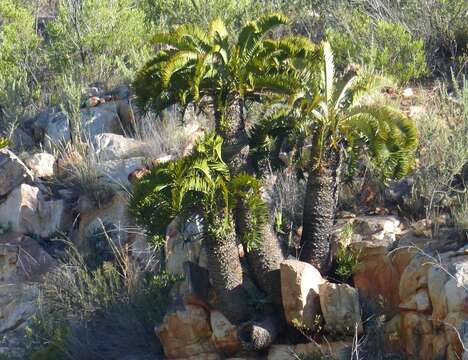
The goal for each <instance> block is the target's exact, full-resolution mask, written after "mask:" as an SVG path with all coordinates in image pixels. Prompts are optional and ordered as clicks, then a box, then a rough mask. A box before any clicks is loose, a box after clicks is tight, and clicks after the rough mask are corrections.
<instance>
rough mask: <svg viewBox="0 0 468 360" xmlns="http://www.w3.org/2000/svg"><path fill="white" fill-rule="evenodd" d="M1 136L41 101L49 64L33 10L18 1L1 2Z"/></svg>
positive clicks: (5, 0) (6, 0)
mask: <svg viewBox="0 0 468 360" xmlns="http://www.w3.org/2000/svg"><path fill="white" fill-rule="evenodd" d="M0 23H1V26H0V39H1V40H0V133H1V132H2V131H5V130H6V127H7V126H9V125H11V124H12V123H13V122H16V121H18V120H19V119H20V118H21V117H22V116H24V115H29V114H31V113H32V112H33V111H34V109H35V108H36V106H35V102H36V101H37V100H38V99H39V98H40V94H41V89H40V80H41V79H40V77H39V72H40V70H41V67H42V66H44V64H45V58H44V54H43V52H42V51H41V48H40V46H41V39H40V37H39V36H38V35H37V34H36V32H35V19H34V16H33V14H32V10H31V9H29V8H27V7H25V6H22V5H20V4H19V2H18V1H14V0H2V1H1V2H0Z"/></svg>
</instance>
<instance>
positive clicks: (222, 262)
mask: <svg viewBox="0 0 468 360" xmlns="http://www.w3.org/2000/svg"><path fill="white" fill-rule="evenodd" d="M230 221H231V223H232V219H230ZM221 226H222V219H221V218H220V217H219V216H218V217H217V220H216V221H213V222H212V223H211V224H209V225H207V229H206V231H205V233H206V240H207V248H208V272H209V275H210V278H211V281H212V283H213V288H214V290H215V292H216V296H217V302H218V304H219V309H220V311H221V312H222V313H223V314H224V315H226V316H227V317H228V319H229V320H231V321H232V322H234V323H240V322H242V321H244V320H246V319H247V318H248V316H249V311H248V304H247V297H246V294H245V289H244V288H243V287H242V283H243V273H242V266H241V263H240V260H239V252H238V248H237V245H236V234H235V232H234V229H232V230H229V231H226V233H225V234H223V235H219V232H216V231H213V230H214V229H220V227H221Z"/></svg>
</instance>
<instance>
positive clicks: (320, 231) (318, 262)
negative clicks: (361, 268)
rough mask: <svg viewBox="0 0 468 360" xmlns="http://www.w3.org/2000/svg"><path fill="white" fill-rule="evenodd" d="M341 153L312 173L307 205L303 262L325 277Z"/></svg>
mask: <svg viewBox="0 0 468 360" xmlns="http://www.w3.org/2000/svg"><path fill="white" fill-rule="evenodd" d="M339 164H340V154H339V151H333V150H331V151H329V152H328V153H327V154H325V158H324V159H323V160H322V165H321V166H320V167H319V168H317V169H316V170H314V171H311V172H309V177H308V180H307V188H306V194H305V202H304V216H303V230H302V238H301V254H300V259H301V260H302V261H305V262H308V263H310V264H312V265H314V266H315V267H316V268H317V269H319V270H320V272H322V273H326V272H327V271H328V270H329V268H330V234H331V232H332V229H333V223H334V220H335V210H336V202H337V196H338V181H339V174H338V170H339Z"/></svg>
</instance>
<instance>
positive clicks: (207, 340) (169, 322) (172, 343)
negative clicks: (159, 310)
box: [155, 305, 216, 359]
mask: <svg viewBox="0 0 468 360" xmlns="http://www.w3.org/2000/svg"><path fill="white" fill-rule="evenodd" d="M155 332H156V335H157V336H158V337H159V339H160V340H161V343H162V346H163V349H164V354H165V355H166V358H168V359H177V358H190V357H193V358H194V359H195V358H196V359H201V358H203V357H202V355H203V354H207V353H216V348H215V346H214V343H213V340H212V335H213V334H212V331H211V327H210V319H209V314H208V312H207V311H206V310H205V309H203V308H200V307H196V306H192V305H187V306H185V307H184V308H183V309H178V310H175V311H172V312H169V313H168V314H166V316H165V317H164V320H163V323H162V324H161V325H160V326H158V327H157V328H156V329H155ZM197 356H198V357H197Z"/></svg>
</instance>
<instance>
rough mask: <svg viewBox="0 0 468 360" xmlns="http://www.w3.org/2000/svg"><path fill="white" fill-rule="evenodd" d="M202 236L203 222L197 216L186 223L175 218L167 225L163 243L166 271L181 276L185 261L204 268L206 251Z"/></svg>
mask: <svg viewBox="0 0 468 360" xmlns="http://www.w3.org/2000/svg"><path fill="white" fill-rule="evenodd" d="M202 235H203V221H202V218H201V216H198V215H194V216H192V217H190V218H189V219H188V220H186V221H182V219H181V218H179V217H177V218H175V219H174V220H173V221H172V222H171V223H170V224H169V225H168V227H167V230H166V243H165V252H166V269H167V271H169V272H171V273H174V274H181V275H183V273H184V269H183V264H184V263H185V262H186V261H190V262H194V263H195V264H198V265H199V266H201V267H205V268H206V266H207V260H206V249H205V247H204V246H203V243H202V240H203V236H202Z"/></svg>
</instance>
